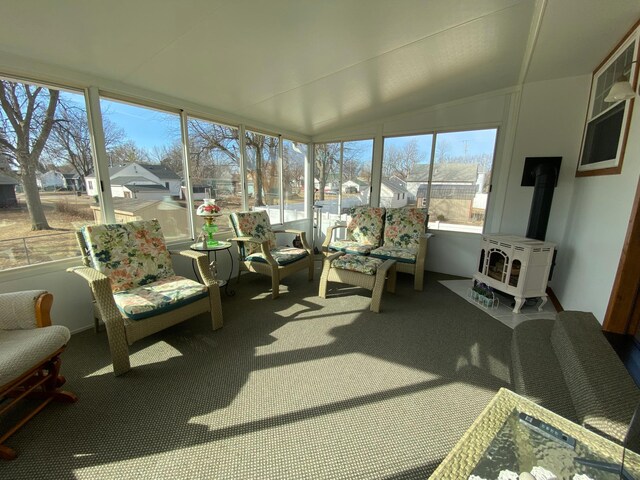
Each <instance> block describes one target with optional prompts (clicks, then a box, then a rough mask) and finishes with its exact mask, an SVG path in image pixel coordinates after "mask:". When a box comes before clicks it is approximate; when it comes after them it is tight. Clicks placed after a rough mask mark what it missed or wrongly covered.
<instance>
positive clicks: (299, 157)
mask: <svg viewBox="0 0 640 480" xmlns="http://www.w3.org/2000/svg"><path fill="white" fill-rule="evenodd" d="M307 151H308V147H307V144H306V143H300V142H294V141H293V140H287V139H286V138H285V139H284V140H283V141H282V186H283V189H284V193H283V201H284V221H285V222H292V221H294V220H300V219H303V218H306V216H307V215H306V213H307V212H306V210H305V202H304V198H305V188H304V187H305V179H304V171H305V165H306V163H307Z"/></svg>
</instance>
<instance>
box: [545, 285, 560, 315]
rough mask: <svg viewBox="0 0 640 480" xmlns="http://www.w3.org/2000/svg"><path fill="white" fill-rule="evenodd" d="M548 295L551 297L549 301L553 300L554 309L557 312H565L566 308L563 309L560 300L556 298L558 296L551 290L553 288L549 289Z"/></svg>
mask: <svg viewBox="0 0 640 480" xmlns="http://www.w3.org/2000/svg"><path fill="white" fill-rule="evenodd" d="M547 295H548V296H549V300H551V304H552V305H553V308H555V309H556V312H564V308H562V305H561V304H560V300H558V297H556V294H555V293H553V290H551V287H547Z"/></svg>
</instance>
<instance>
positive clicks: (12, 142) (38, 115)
mask: <svg viewBox="0 0 640 480" xmlns="http://www.w3.org/2000/svg"><path fill="white" fill-rule="evenodd" d="M59 95H60V92H59V91H57V90H52V89H48V88H44V87H40V86H35V85H27V84H23V83H16V82H9V81H7V80H2V81H0V105H1V106H2V115H0V122H1V123H0V150H1V152H2V153H3V154H4V155H5V156H6V157H7V158H8V159H9V161H10V162H11V163H12V166H13V167H14V168H16V169H17V170H18V175H19V177H20V181H21V182H22V186H23V188H24V193H25V197H26V201H27V208H28V209H29V216H30V218H31V229H32V230H47V229H50V228H51V227H50V226H49V223H48V222H47V218H46V216H45V214H44V209H43V208H42V202H41V200H40V192H39V191H38V184H37V179H36V174H37V171H38V166H39V163H40V155H41V154H42V152H43V150H44V148H45V145H46V143H47V140H48V139H49V135H50V133H51V129H52V128H53V124H54V118H55V113H56V107H57V105H58V98H59Z"/></svg>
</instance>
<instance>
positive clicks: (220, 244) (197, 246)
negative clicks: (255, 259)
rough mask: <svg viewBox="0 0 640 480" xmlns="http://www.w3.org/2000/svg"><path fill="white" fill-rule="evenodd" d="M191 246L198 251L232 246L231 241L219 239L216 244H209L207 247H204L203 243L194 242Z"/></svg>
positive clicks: (211, 250) (210, 250) (224, 248)
mask: <svg viewBox="0 0 640 480" xmlns="http://www.w3.org/2000/svg"><path fill="white" fill-rule="evenodd" d="M189 248H190V249H191V250H195V251H197V252H215V251H216V250H226V249H227V248H231V242H223V241H218V243H217V244H216V245H207V246H206V247H203V246H202V243H194V244H192V245H191V246H189Z"/></svg>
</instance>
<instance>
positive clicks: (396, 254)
mask: <svg viewBox="0 0 640 480" xmlns="http://www.w3.org/2000/svg"><path fill="white" fill-rule="evenodd" d="M428 221H429V215H428V214H427V213H426V211H425V210H423V209H421V208H414V207H403V208H387V211H386V213H385V219H384V238H383V244H382V246H381V247H378V248H376V249H373V250H371V253H370V255H371V256H372V257H375V258H379V259H382V260H395V261H396V264H397V271H398V272H404V273H410V274H411V275H413V277H414V280H413V288H414V289H415V290H418V291H422V288H423V284H424V263H425V261H426V258H427V240H428V239H429V237H430V236H431V235H430V234H427V233H426V230H427V224H428Z"/></svg>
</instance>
